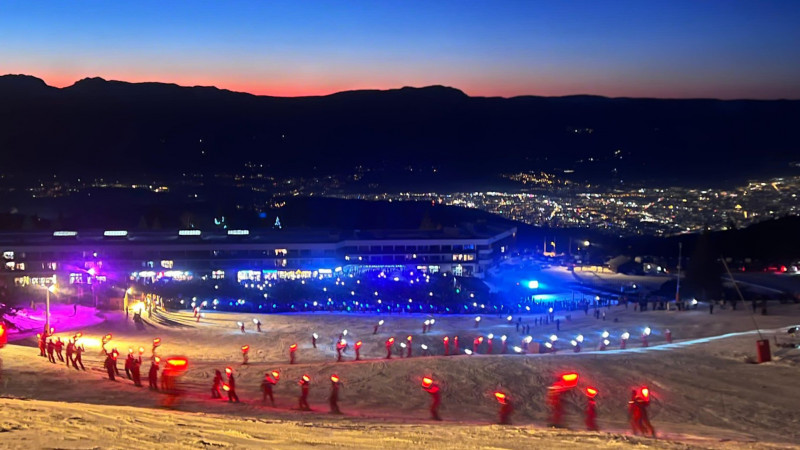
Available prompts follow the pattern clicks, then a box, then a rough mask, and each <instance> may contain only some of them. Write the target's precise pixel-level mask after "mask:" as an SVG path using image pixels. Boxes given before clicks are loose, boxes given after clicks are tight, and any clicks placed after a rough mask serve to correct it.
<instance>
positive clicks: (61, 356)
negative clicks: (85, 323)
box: [55, 337, 64, 362]
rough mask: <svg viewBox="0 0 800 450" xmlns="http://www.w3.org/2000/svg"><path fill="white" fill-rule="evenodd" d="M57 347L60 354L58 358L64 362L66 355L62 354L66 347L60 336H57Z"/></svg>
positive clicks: (57, 352) (57, 353)
mask: <svg viewBox="0 0 800 450" xmlns="http://www.w3.org/2000/svg"><path fill="white" fill-rule="evenodd" d="M55 348H56V355H58V360H59V361H61V362H64V355H62V354H61V351H62V350H63V348H64V341H62V340H61V338H60V337H57V338H56V342H55Z"/></svg>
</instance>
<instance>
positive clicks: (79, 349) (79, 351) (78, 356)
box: [72, 344, 86, 370]
mask: <svg viewBox="0 0 800 450" xmlns="http://www.w3.org/2000/svg"><path fill="white" fill-rule="evenodd" d="M85 351H86V348H84V346H83V344H81V345H77V344H75V359H73V360H72V367H74V368H75V370H78V364H80V365H81V370H86V367H83V358H82V356H83V352H85Z"/></svg>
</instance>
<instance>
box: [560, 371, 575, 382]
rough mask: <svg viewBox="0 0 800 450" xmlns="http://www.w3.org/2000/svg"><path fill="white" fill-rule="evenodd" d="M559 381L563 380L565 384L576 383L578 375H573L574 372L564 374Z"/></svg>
mask: <svg viewBox="0 0 800 450" xmlns="http://www.w3.org/2000/svg"><path fill="white" fill-rule="evenodd" d="M561 379H562V380H564V381H567V382H573V381H577V380H578V374H577V373H574V372H572V373H565V374H564V375H561Z"/></svg>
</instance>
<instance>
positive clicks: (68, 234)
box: [53, 231, 78, 237]
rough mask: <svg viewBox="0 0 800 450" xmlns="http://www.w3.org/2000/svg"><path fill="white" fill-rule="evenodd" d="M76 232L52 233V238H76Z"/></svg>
mask: <svg viewBox="0 0 800 450" xmlns="http://www.w3.org/2000/svg"><path fill="white" fill-rule="evenodd" d="M77 235H78V232H77V231H53V236H55V237H70V236H77Z"/></svg>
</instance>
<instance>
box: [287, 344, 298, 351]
mask: <svg viewBox="0 0 800 450" xmlns="http://www.w3.org/2000/svg"><path fill="white" fill-rule="evenodd" d="M289 350H290V351H295V350H297V344H292V345H290V346H289Z"/></svg>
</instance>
